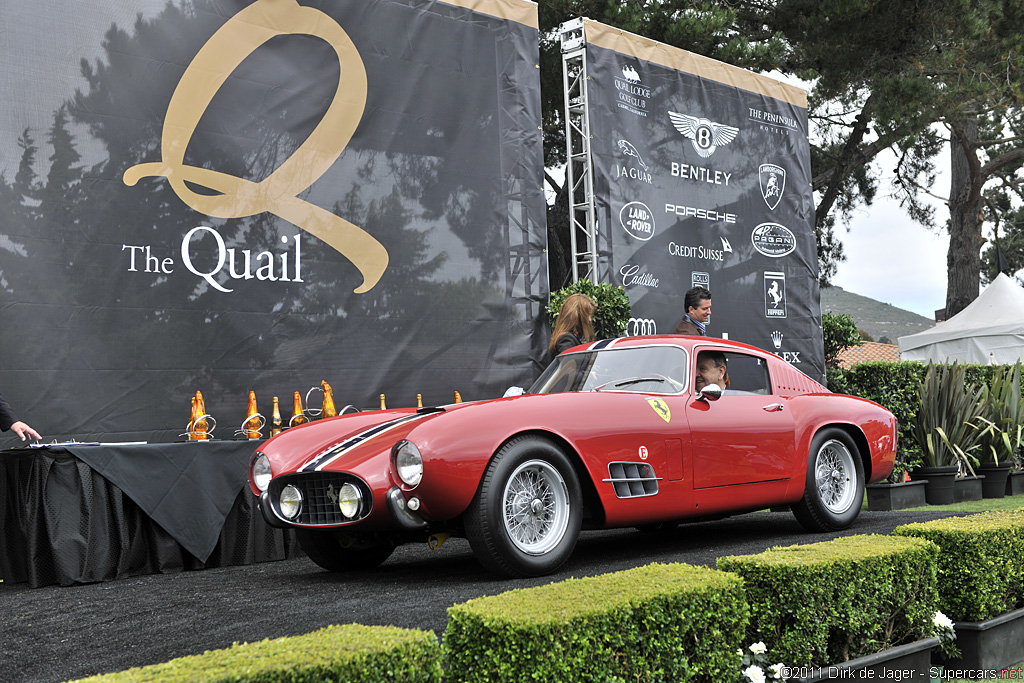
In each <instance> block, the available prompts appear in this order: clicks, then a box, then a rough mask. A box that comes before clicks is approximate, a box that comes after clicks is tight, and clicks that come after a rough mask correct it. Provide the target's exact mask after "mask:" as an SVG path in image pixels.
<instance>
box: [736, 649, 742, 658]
mask: <svg viewBox="0 0 1024 683" xmlns="http://www.w3.org/2000/svg"><path fill="white" fill-rule="evenodd" d="M736 654H738V655H739V656H740V657H742V656H743V648H740V649H739V650H736Z"/></svg>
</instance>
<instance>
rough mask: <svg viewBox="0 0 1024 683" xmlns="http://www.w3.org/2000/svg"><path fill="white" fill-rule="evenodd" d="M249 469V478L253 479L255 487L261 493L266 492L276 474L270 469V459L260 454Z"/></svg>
mask: <svg viewBox="0 0 1024 683" xmlns="http://www.w3.org/2000/svg"><path fill="white" fill-rule="evenodd" d="M249 469H250V471H249V477H250V478H251V479H252V483H253V485H254V486H255V487H256V488H257V489H259V490H260V492H261V493H262V492H263V491H266V490H267V488H268V487H269V486H270V480H271V479H273V477H274V473H273V472H272V471H271V469H270V458H268V457H267V456H266V455H264V454H263V453H258V454H257V455H256V458H255V459H254V460H253V461H252V467H250V468H249Z"/></svg>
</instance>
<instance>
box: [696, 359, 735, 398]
mask: <svg viewBox="0 0 1024 683" xmlns="http://www.w3.org/2000/svg"><path fill="white" fill-rule="evenodd" d="M709 384H717V385H718V386H720V387H721V388H722V389H723V390H724V389H726V388H727V387H728V386H729V366H727V365H726V363H725V354H724V353H722V352H721V351H701V352H700V353H699V354H697V374H696V376H695V377H694V378H693V388H694V390H695V391H697V392H699V391H700V390H701V389H703V388H704V387H706V386H707V385H709Z"/></svg>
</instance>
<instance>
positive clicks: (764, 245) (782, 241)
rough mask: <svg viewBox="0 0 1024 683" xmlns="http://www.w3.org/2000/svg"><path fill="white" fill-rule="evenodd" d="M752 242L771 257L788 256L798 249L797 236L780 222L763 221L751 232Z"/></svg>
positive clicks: (756, 247) (755, 247) (761, 251)
mask: <svg viewBox="0 0 1024 683" xmlns="http://www.w3.org/2000/svg"><path fill="white" fill-rule="evenodd" d="M750 242H751V244H753V245H754V249H757V251H758V252H760V253H762V254H764V255H765V256H770V257H771V258H780V257H782V256H786V255H787V254H790V253H792V252H793V250H794V249H796V236H795V235H794V234H793V232H792V231H791V230H790V229H789V228H787V227H786V226H785V225H781V224H779V223H761V224H760V225H759V226H757V227H756V228H754V231H753V232H752V233H750Z"/></svg>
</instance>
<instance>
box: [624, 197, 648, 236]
mask: <svg viewBox="0 0 1024 683" xmlns="http://www.w3.org/2000/svg"><path fill="white" fill-rule="evenodd" d="M619 221H620V222H621V223H622V229H623V230H625V231H626V232H628V233H629V234H630V236H632V237H635V238H636V239H638V240H641V241H644V242H646V241H647V240H649V239H651V237H653V236H654V214H653V213H652V212H651V210H650V209H649V208H647V205H646V204H644V203H643V202H630V203H629V204H626V205H625V206H624V207H622V210H621V211H619Z"/></svg>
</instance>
